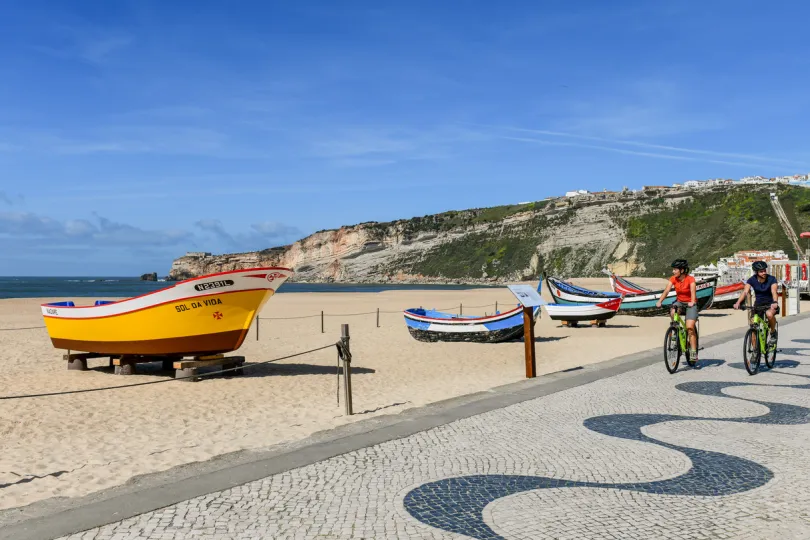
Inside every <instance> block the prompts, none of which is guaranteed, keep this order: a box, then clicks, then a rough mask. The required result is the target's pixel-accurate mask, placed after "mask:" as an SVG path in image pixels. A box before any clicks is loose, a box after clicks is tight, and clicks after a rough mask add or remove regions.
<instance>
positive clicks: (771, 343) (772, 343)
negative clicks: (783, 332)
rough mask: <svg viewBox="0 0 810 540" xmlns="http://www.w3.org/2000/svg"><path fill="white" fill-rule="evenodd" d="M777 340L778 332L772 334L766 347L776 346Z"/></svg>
mask: <svg viewBox="0 0 810 540" xmlns="http://www.w3.org/2000/svg"><path fill="white" fill-rule="evenodd" d="M777 339H779V332H774V333H773V334H771V335H770V336H769V337H768V347H773V346H775V345H776V340H777Z"/></svg>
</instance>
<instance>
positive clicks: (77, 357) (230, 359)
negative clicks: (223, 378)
mask: <svg viewBox="0 0 810 540" xmlns="http://www.w3.org/2000/svg"><path fill="white" fill-rule="evenodd" d="M62 358H63V359H64V360H65V361H66V362H67V363H68V365H67V368H68V369H69V370H76V371H87V360H89V359H91V358H109V360H110V364H109V365H110V367H115V374H116V375H134V374H135V366H136V365H137V364H143V363H150V362H162V363H163V369H164V370H166V371H168V370H172V369H173V370H174V378H175V379H184V380H185V381H188V382H196V381H198V380H199V376H198V375H199V372H198V370H199V368H204V367H210V366H222V369H223V370H225V369H233V371H231V372H229V373H232V374H234V375H242V374H243V372H242V369H241V368H242V366H243V365H244V364H245V357H244V356H225V355H224V354H214V355H210V356H193V357H191V358H190V359H189V358H185V357H178V356H135V355H118V356H116V355H112V356H111V355H109V354H98V353H71V352H70V351H68V353H67V354H64V355H62ZM234 368H238V369H234Z"/></svg>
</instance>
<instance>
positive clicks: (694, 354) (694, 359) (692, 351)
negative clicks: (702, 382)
mask: <svg viewBox="0 0 810 540" xmlns="http://www.w3.org/2000/svg"><path fill="white" fill-rule="evenodd" d="M689 358H691V359H692V362H693V363H694V364H695V365H694V366H693V367H694V369H700V363H699V362H698V353H697V351H696V350H695V349H689Z"/></svg>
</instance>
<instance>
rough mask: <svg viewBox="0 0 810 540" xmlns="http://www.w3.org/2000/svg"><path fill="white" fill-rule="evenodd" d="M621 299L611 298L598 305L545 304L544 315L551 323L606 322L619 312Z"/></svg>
mask: <svg viewBox="0 0 810 540" xmlns="http://www.w3.org/2000/svg"><path fill="white" fill-rule="evenodd" d="M621 303H622V299H621V298H613V299H612V300H607V301H605V302H601V303H598V304H568V305H566V304H545V305H544V306H543V307H544V308H546V313H548V316H549V317H550V318H551V320H553V321H568V322H582V321H606V320H608V319H612V318H613V317H614V316H615V315H616V313H617V312H618V311H619V306H620V305H621Z"/></svg>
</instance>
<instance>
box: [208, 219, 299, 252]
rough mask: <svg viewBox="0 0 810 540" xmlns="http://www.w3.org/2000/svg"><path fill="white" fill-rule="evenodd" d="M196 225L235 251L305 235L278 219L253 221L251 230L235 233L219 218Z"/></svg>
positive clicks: (258, 247)
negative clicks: (226, 227)
mask: <svg viewBox="0 0 810 540" xmlns="http://www.w3.org/2000/svg"><path fill="white" fill-rule="evenodd" d="M194 225H195V226H197V227H198V228H199V229H200V230H202V231H204V232H206V233H208V235H209V236H210V237H211V238H212V239H213V240H215V241H216V242H219V243H221V244H222V245H223V246H224V247H226V248H227V249H230V250H233V251H254V250H257V251H258V250H262V249H267V248H269V247H273V246H277V245H279V244H287V243H290V242H293V241H295V240H298V239H300V238H301V237H302V236H303V233H302V232H301V231H300V230H299V229H298V228H297V227H293V226H290V225H285V224H283V223H279V222H277V221H263V222H260V223H253V224H252V225H251V226H250V228H251V230H250V231H249V232H247V233H235V234H231V233H229V232H228V231H227V230H226V229H225V226H224V225H223V223H222V222H221V221H220V220H218V219H203V220H200V221H197V222H196V223H195V224H194Z"/></svg>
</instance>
